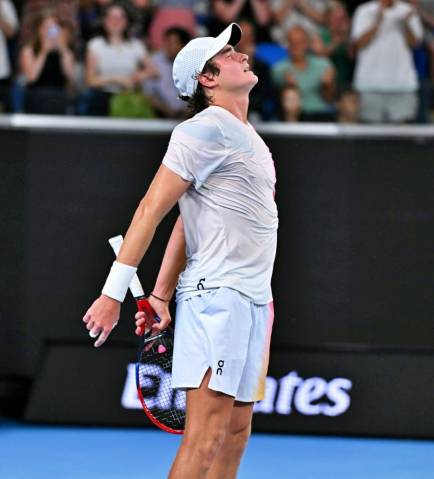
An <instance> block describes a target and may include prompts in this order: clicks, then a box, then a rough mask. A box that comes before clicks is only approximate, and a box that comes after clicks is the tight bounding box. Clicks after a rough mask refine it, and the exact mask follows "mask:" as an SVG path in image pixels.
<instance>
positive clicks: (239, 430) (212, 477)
mask: <svg viewBox="0 0 434 479" xmlns="http://www.w3.org/2000/svg"><path fill="white" fill-rule="evenodd" d="M253 404H254V403H245V402H238V401H235V404H234V407H233V409H232V415H231V421H230V424H229V429H228V432H227V434H226V437H225V440H224V442H223V445H222V447H221V448H220V450H219V452H218V454H217V456H216V457H215V459H214V461H213V463H212V465H211V468H210V470H209V472H208V475H207V476H206V477H207V479H222V478H224V479H235V478H236V477H237V471H238V468H239V466H240V462H241V458H242V456H243V453H244V450H245V449H246V446H247V442H248V440H249V437H250V432H251V425H252V415H253Z"/></svg>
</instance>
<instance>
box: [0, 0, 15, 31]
mask: <svg viewBox="0 0 434 479" xmlns="http://www.w3.org/2000/svg"><path fill="white" fill-rule="evenodd" d="M0 10H1V12H0V13H1V14H2V16H3V17H4V18H5V19H6V21H7V22H8V23H9V24H10V25H11V26H12V28H13V29H14V30H16V29H17V28H18V16H17V11H16V10H15V6H14V4H13V3H12V2H11V1H10V0H6V1H3V2H0Z"/></svg>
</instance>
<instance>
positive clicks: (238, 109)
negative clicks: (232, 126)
mask: <svg viewBox="0 0 434 479" xmlns="http://www.w3.org/2000/svg"><path fill="white" fill-rule="evenodd" d="M213 105H216V106H220V107H222V108H224V109H226V110H228V111H229V112H231V113H232V114H233V115H234V116H235V117H236V118H238V120H240V121H242V122H243V123H246V124H247V114H248V110H249V95H248V94H247V95H243V96H237V97H236V98H234V96H233V95H216V97H215V98H214V101H213Z"/></svg>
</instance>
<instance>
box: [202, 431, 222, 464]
mask: <svg viewBox="0 0 434 479" xmlns="http://www.w3.org/2000/svg"><path fill="white" fill-rule="evenodd" d="M225 437H226V429H225V428H214V429H212V430H211V431H209V432H208V434H207V435H206V437H204V438H202V440H201V441H200V442H199V444H197V453H198V455H199V457H200V460H201V462H202V464H203V465H204V467H206V468H208V467H210V466H211V464H212V462H213V460H214V458H215V457H216V455H217V453H218V452H219V450H220V448H221V447H222V444H223V442H224V440H225Z"/></svg>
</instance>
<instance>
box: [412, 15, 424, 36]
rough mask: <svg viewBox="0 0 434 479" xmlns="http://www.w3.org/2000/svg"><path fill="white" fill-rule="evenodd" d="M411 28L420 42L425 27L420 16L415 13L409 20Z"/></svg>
mask: <svg viewBox="0 0 434 479" xmlns="http://www.w3.org/2000/svg"><path fill="white" fill-rule="evenodd" d="M408 23H409V26H410V29H411V31H412V32H413V35H414V36H415V37H416V39H417V41H418V42H420V41H421V40H422V38H423V26H422V22H421V20H420V17H419V15H417V14H416V13H414V14H413V15H412V16H411V17H410V20H409V22H408Z"/></svg>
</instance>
